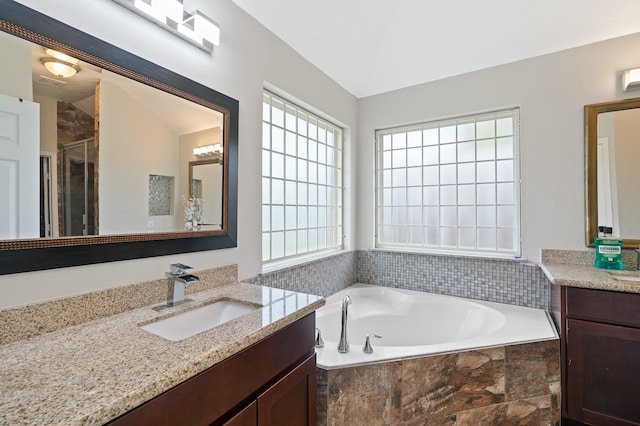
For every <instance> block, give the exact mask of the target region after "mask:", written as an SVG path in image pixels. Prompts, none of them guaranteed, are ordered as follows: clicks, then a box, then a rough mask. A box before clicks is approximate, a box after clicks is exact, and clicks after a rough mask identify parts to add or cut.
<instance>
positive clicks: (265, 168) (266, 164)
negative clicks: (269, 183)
mask: <svg viewBox="0 0 640 426" xmlns="http://www.w3.org/2000/svg"><path fill="white" fill-rule="evenodd" d="M270 174H271V154H270V153H269V151H266V150H262V176H269V175H270Z"/></svg>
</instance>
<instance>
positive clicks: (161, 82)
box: [0, 0, 239, 274]
mask: <svg viewBox="0 0 640 426" xmlns="http://www.w3.org/2000/svg"><path fill="white" fill-rule="evenodd" d="M33 43H36V44H33ZM0 51H2V59H3V61H2V78H0V181H1V182H2V185H0V274H10V273H16V272H26V271H36V270H42V269H50V268H60V267H67V266H76V265H87V264H92V263H103V262H112V261H117V260H126V259H137V258H143V257H152V256H163V255H170V254H177V253H188V252H194V251H202V250H214V249H220V248H227V247H236V245H237V242H236V237H237V182H238V172H237V163H238V111H239V108H238V107H239V104H238V101H237V100H235V99H233V98H230V97H228V96H226V95H224V94H222V93H219V92H217V91H215V90H213V89H211V88H209V87H206V86H203V85H202V84H199V83H197V82H194V81H192V80H189V79H188V78H185V77H184V76H181V75H178V74H176V73H173V72H171V71H169V70H167V69H165V68H162V67H159V66H157V65H155V64H153V63H151V62H148V61H146V60H144V59H142V58H140V57H137V56H135V55H132V54H131V53H129V52H126V51H124V50H122V49H120V48H118V47H115V46H113V45H110V44H108V43H106V42H104V41H102V40H99V39H96V38H95V37H92V36H90V35H88V34H86V33H83V32H81V31H79V30H76V29H74V28H72V27H69V26H68V25H65V24H63V23H61V22H59V21H56V20H54V19H52V18H50V17H48V16H46V15H43V14H41V13H39V12H36V11H34V10H32V9H30V8H28V7H26V6H24V5H22V4H20V3H17V2H15V1H11V0H0ZM60 54H63V55H62V56H61V55H60ZM64 55H66V56H64ZM167 100H170V101H169V102H170V103H166V102H167ZM203 138H204V139H203ZM207 138H208V139H207ZM218 144H219V145H220V148H221V149H220V151H221V152H222V155H221V156H220V161H221V163H220V164H221V166H219V167H220V168H221V172H220V173H221V175H222V178H221V179H220V180H218V181H217V184H219V185H220V186H219V187H217V188H216V191H217V192H214V194H218V195H215V196H216V197H217V198H221V202H220V203H219V204H215V203H211V205H210V209H209V210H210V213H211V215H212V216H211V220H212V221H215V223H216V224H218V225H219V226H218V228H216V229H213V230H212V229H205V227H199V228H200V229H202V230H201V231H199V232H192V229H189V230H186V229H185V221H186V218H185V216H184V208H183V207H184V205H183V201H182V200H183V198H188V197H189V195H188V194H189V191H190V186H191V184H190V178H189V163H191V162H193V161H198V160H201V159H202V158H201V157H199V156H197V155H196V152H195V151H194V148H197V147H201V146H203V145H205V146H209V145H218ZM198 153H199V152H198ZM219 194H222V195H221V196H220V195H219ZM205 195H207V194H205V193H203V197H204V196H205ZM214 206H219V207H218V208H219V209H217V210H216V209H214ZM208 220H209V219H207V221H206V222H205V223H209V222H208ZM197 228H198V227H196V229H197Z"/></svg>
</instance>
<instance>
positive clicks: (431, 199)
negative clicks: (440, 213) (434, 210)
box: [423, 186, 440, 206]
mask: <svg viewBox="0 0 640 426" xmlns="http://www.w3.org/2000/svg"><path fill="white" fill-rule="evenodd" d="M423 193H424V205H425V206H437V205H438V204H439V203H440V191H439V190H438V187H437V186H427V187H425V188H424V190H423Z"/></svg>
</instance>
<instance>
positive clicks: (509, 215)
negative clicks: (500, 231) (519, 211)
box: [498, 206, 515, 228]
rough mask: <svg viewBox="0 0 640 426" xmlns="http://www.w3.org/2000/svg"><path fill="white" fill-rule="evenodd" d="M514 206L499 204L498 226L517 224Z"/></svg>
mask: <svg viewBox="0 0 640 426" xmlns="http://www.w3.org/2000/svg"><path fill="white" fill-rule="evenodd" d="M514 211H515V209H514V207H513V206H498V226H500V227H505V228H512V227H514V226H515V215H514Z"/></svg>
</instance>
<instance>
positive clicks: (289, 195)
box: [284, 180, 298, 204]
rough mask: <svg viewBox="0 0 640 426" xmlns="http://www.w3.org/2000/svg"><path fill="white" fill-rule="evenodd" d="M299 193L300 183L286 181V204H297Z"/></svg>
mask: <svg viewBox="0 0 640 426" xmlns="http://www.w3.org/2000/svg"><path fill="white" fill-rule="evenodd" d="M297 193H298V184H297V183H296V182H293V181H290V180H288V181H286V182H285V184H284V200H285V204H296V199H297V198H298V197H297Z"/></svg>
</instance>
